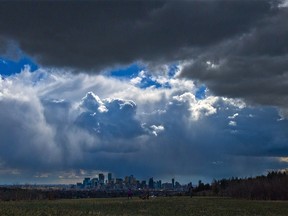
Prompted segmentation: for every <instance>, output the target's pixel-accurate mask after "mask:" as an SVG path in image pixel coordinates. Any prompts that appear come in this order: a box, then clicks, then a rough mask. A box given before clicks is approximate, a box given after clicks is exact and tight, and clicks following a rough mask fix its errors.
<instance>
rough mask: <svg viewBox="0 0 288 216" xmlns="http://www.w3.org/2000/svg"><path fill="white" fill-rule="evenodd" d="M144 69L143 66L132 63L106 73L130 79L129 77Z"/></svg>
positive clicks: (135, 75) (133, 76)
mask: <svg viewBox="0 0 288 216" xmlns="http://www.w3.org/2000/svg"><path fill="white" fill-rule="evenodd" d="M144 69H145V67H144V66H140V65H138V64H132V65H129V66H128V67H124V68H118V69H115V70H112V71H110V72H108V74H109V76H112V77H119V78H124V79H125V78H127V79H131V78H135V77H137V76H138V74H139V73H140V72H141V71H142V70H144Z"/></svg>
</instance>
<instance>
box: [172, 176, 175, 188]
mask: <svg viewBox="0 0 288 216" xmlns="http://www.w3.org/2000/svg"><path fill="white" fill-rule="evenodd" d="M172 187H173V188H174V187H175V179H174V178H172Z"/></svg>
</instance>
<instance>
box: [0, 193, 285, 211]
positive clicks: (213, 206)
mask: <svg viewBox="0 0 288 216" xmlns="http://www.w3.org/2000/svg"><path fill="white" fill-rule="evenodd" d="M0 215H1V216H4V215H7V216H13V215H15V216H19V215H21V216H26V215H27V216H28V215H29V216H36V215H37V216H46V215H47V216H48V215H59V216H60V215H61V216H63V215H69V216H74V215H75V216H76V215H77V216H80V215H109V216H112V215H123V216H124V215H125V216H130V215H131V216H140V215H143V216H144V215H161V216H162V215H164V216H169V215H171V216H172V215H173V216H175V215H181V216H185V215H193V216H194V215H195V216H198V215H199V216H200V215H201V216H205V215H207V216H213V215H215V216H218V215H219V216H225V215H229V216H230V215H231V216H250V215H251V216H252V215H253V216H256V215H259V216H268V215H279V216H280V215H283V216H287V215H288V202H282V201H248V200H235V199H228V198H227V199H226V198H212V197H193V198H190V197H162V198H154V199H149V200H140V199H139V198H133V199H132V200H128V199H126V198H113V199H112V198H111V199H78V200H54V201H14V202H13V201H12V202H0Z"/></svg>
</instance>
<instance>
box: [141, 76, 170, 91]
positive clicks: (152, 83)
mask: <svg viewBox="0 0 288 216" xmlns="http://www.w3.org/2000/svg"><path fill="white" fill-rule="evenodd" d="M137 86H138V87H139V88H142V89H146V88H150V87H154V88H170V87H171V86H170V85H169V83H164V84H161V83H159V82H157V81H156V80H155V79H153V77H152V76H145V77H143V78H142V79H141V81H140V82H139V83H138V84H137Z"/></svg>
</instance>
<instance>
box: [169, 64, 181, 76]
mask: <svg viewBox="0 0 288 216" xmlns="http://www.w3.org/2000/svg"><path fill="white" fill-rule="evenodd" d="M178 69H179V68H178V64H171V65H169V71H168V77H169V78H172V77H174V76H175V75H176V73H177V72H178Z"/></svg>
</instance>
